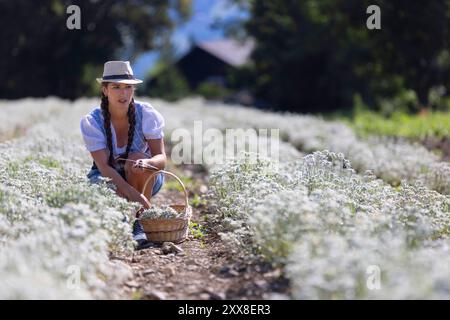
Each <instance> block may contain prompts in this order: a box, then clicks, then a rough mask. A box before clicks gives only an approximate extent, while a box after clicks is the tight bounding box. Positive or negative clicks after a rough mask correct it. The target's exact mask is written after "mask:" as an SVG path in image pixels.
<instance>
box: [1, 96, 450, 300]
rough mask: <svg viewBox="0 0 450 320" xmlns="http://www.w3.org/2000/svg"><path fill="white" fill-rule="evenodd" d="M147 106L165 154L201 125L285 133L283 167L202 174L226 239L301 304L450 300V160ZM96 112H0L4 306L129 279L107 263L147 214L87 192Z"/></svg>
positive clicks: (242, 113)
mask: <svg viewBox="0 0 450 320" xmlns="http://www.w3.org/2000/svg"><path fill="white" fill-rule="evenodd" d="M143 100H147V99H143ZM149 101H151V103H152V104H153V106H154V107H155V108H156V109H158V110H159V111H161V113H162V114H163V116H164V117H165V119H166V130H165V132H166V143H167V144H170V143H172V144H175V143H176V142H175V141H173V142H172V141H171V138H172V133H174V132H175V130H177V129H179V128H185V129H187V130H188V131H192V130H193V122H194V121H197V120H202V124H203V128H204V129H207V128H215V129H218V130H219V131H225V130H226V129H228V128H254V129H271V128H278V129H280V136H281V138H282V141H280V143H279V154H278V157H277V159H273V158H270V157H260V159H259V160H258V162H256V163H254V162H252V161H250V158H251V155H250V154H246V153H241V154H242V156H241V157H239V158H238V159H235V160H234V161H229V162H226V163H224V164H220V165H217V164H215V163H213V162H212V161H208V159H203V167H204V168H205V169H206V170H207V171H208V173H209V175H210V176H209V181H210V188H211V190H212V191H211V195H210V197H209V199H208V201H209V203H210V205H211V210H212V212H211V215H210V220H211V223H214V226H215V231H217V232H219V233H220V235H221V236H222V239H223V240H224V241H225V242H226V243H227V244H229V245H230V248H232V249H233V250H239V251H241V252H242V251H245V252H246V254H248V258H249V259H256V258H257V257H263V258H264V259H266V260H268V261H270V262H272V263H273V264H274V265H277V266H280V267H282V268H284V270H285V274H286V276H287V277H288V278H289V279H290V283H291V289H292V290H291V297H292V298H294V299H304V298H305V299H316V298H337V299H353V298H362V299H364V298H369V299H370V298H400V299H402V298H406V299H408V298H427V299H429V298H444V299H448V298H450V268H449V266H450V249H449V246H450V241H449V235H450V213H449V207H450V197H449V194H450V164H449V163H448V162H442V161H441V160H440V159H439V157H438V156H437V155H435V154H433V153H431V152H429V151H428V150H426V149H425V148H423V147H422V146H420V145H418V144H410V143H408V142H406V141H402V140H394V139H388V138H378V137H369V138H365V139H362V138H359V137H357V135H356V134H355V133H354V132H353V131H352V130H351V129H350V128H349V127H348V126H346V125H344V124H342V123H339V122H327V121H325V120H323V119H320V118H317V117H313V116H300V115H292V114H274V113H266V112H261V111H258V110H251V109H247V108H241V107H232V106H225V105H219V104H214V105H212V104H211V105H209V104H208V103H206V102H205V101H204V100H202V99H200V98H198V99H186V100H183V101H180V102H178V103H176V104H169V103H167V102H165V101H161V100H157V99H150V100H149ZM98 103H99V101H98V99H79V100H77V101H75V102H73V103H70V102H68V101H64V100H60V99H57V98H47V99H34V100H33V99H24V100H17V101H0V111H1V112H2V114H4V115H7V117H3V118H4V119H6V121H5V122H2V124H1V125H0V181H1V185H0V204H1V205H0V274H1V277H0V298H3V299H9V298H23V299H30V298H31V299H33V298H66V299H67V298H86V299H91V298H119V297H120V284H121V281H123V279H124V278H126V277H127V269H126V268H124V267H123V266H122V265H121V264H120V263H117V262H112V261H110V260H109V254H111V253H115V252H130V250H132V245H133V244H132V240H131V234H130V232H131V229H130V224H129V223H126V222H124V221H128V222H130V221H131V220H132V217H131V213H132V212H133V210H135V209H136V208H137V205H134V204H130V203H127V202H126V201H124V200H122V199H120V198H118V197H117V196H115V194H114V193H113V191H112V190H110V189H109V188H107V187H106V185H103V184H102V185H89V184H88V183H87V181H86V178H85V175H86V173H87V172H88V170H89V168H90V165H91V163H92V162H91V159H90V156H89V153H88V152H87V151H86V150H85V148H84V146H83V141H82V139H81V136H80V132H79V120H80V118H81V116H83V115H84V114H86V113H87V112H89V111H90V110H91V109H92V108H93V107H94V106H96V105H97V104H98ZM249 144H252V141H248V142H247V143H246V144H245V145H246V146H248V145H249ZM244 149H245V148H244ZM238 151H245V150H238ZM197 152H198V150H197ZM169 156H170V155H169ZM200 157H203V155H200ZM77 272H78V273H77ZM78 274H79V275H81V276H80V277H77V275H78ZM78 278H81V279H80V281H78Z"/></svg>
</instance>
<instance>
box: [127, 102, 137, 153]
mask: <svg viewBox="0 0 450 320" xmlns="http://www.w3.org/2000/svg"><path fill="white" fill-rule="evenodd" d="M128 123H129V124H130V127H129V129H128V143H127V150H126V152H125V159H128V154H129V152H130V149H131V145H132V144H133V138H134V126H135V123H136V119H135V106H134V99H133V98H132V99H131V102H130V105H129V107H128Z"/></svg>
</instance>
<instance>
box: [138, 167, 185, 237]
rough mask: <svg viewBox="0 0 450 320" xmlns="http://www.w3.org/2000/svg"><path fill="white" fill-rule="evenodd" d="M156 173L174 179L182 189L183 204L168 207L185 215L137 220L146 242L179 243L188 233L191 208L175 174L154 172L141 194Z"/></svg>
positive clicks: (181, 183)
mask: <svg viewBox="0 0 450 320" xmlns="http://www.w3.org/2000/svg"><path fill="white" fill-rule="evenodd" d="M158 173H163V174H166V175H169V176H172V177H174V178H175V179H176V180H177V181H178V182H179V183H180V185H181V187H182V188H183V192H184V204H172V205H169V207H171V208H173V209H174V210H175V211H177V212H178V213H180V214H185V215H184V216H183V217H177V218H173V219H138V220H139V222H140V223H141V225H142V228H143V229H144V232H145V234H146V235H147V239H148V241H151V242H154V243H163V242H166V241H170V242H174V243H179V242H182V241H184V240H185V239H186V237H187V235H188V232H189V221H190V218H191V216H192V208H191V207H190V206H189V203H188V195H187V191H186V188H185V186H184V184H183V182H182V181H181V180H180V178H178V177H177V176H176V175H175V174H173V173H171V172H168V171H164V170H158V171H154V172H153V173H152V174H151V175H150V176H149V177H148V178H147V181H146V182H145V184H144V188H143V189H142V193H144V190H145V188H146V187H147V184H148V182H149V181H150V179H151V178H152V177H153V176H155V175H156V174H158Z"/></svg>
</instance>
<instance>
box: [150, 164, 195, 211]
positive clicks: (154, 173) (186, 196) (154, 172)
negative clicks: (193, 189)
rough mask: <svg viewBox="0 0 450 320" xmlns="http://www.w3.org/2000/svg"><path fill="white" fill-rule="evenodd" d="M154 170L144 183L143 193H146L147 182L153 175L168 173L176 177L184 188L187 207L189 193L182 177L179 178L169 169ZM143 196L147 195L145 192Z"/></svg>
mask: <svg viewBox="0 0 450 320" xmlns="http://www.w3.org/2000/svg"><path fill="white" fill-rule="evenodd" d="M152 171H153V172H152V174H151V175H150V176H149V177H148V178H147V180H146V181H145V183H144V187H143V188H142V194H143V193H144V191H145V188H147V184H148V183H149V181H150V179H151V178H153V176H155V175H156V174H157V173H163V174H167V175H169V176H172V177H174V178H175V179H176V180H177V181H178V182H179V183H180V185H181V187H182V188H183V192H184V202H185V205H186V208H187V207H188V205H189V203H188V194H187V191H186V187H185V186H184V183H183V181H181V179H180V178H178V177H177V176H176V175H175V174H173V173H172V172H169V171H164V170H158V171H154V170H152ZM143 196H144V197H145V195H144V194H143Z"/></svg>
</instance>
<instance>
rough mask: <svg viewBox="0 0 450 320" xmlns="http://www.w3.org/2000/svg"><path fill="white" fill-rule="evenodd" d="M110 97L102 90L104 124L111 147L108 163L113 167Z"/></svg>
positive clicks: (109, 146) (107, 140) (109, 147)
mask: <svg viewBox="0 0 450 320" xmlns="http://www.w3.org/2000/svg"><path fill="white" fill-rule="evenodd" d="M108 104H109V101H108V97H107V96H105V94H104V93H103V92H102V103H101V108H102V113H103V121H104V122H103V125H104V127H105V130H106V142H107V144H108V149H109V159H108V164H109V165H110V166H111V167H113V166H114V155H113V145H112V133H111V114H110V113H109V109H108Z"/></svg>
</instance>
